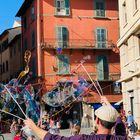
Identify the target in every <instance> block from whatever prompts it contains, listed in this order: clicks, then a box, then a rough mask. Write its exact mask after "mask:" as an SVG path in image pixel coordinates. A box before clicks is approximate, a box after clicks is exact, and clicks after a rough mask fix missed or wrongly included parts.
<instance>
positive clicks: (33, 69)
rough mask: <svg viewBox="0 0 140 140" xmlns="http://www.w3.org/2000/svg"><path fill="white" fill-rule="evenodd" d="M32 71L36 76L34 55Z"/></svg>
mask: <svg viewBox="0 0 140 140" xmlns="http://www.w3.org/2000/svg"><path fill="white" fill-rule="evenodd" d="M32 73H33V77H35V76H36V59H35V57H34V58H32Z"/></svg>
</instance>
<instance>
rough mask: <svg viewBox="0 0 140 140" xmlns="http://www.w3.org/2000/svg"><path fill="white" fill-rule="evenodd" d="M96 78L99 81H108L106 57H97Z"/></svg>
mask: <svg viewBox="0 0 140 140" xmlns="http://www.w3.org/2000/svg"><path fill="white" fill-rule="evenodd" d="M96 63H97V77H98V79H99V80H105V79H106V80H107V79H108V75H109V72H108V62H107V58H106V56H97V58H96Z"/></svg>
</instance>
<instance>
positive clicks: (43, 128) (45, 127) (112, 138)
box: [10, 97, 140, 140]
mask: <svg viewBox="0 0 140 140" xmlns="http://www.w3.org/2000/svg"><path fill="white" fill-rule="evenodd" d="M101 103H102V104H103V105H102V106H101V107H100V108H98V109H97V110H96V111H95V115H96V119H95V122H96V126H95V127H94V129H93V132H92V133H91V134H90V135H85V134H80V129H81V128H80V125H77V124H71V125H70V136H69V137H64V136H60V128H61V125H60V122H59V121H57V120H55V119H54V118H49V117H48V116H47V114H46V115H44V116H43V118H42V119H41V120H40V121H39V122H38V124H37V125H36V124H35V123H34V122H33V121H32V120H31V119H30V118H27V119H26V120H25V121H24V122H22V121H21V120H20V119H18V121H17V122H16V121H15V120H13V123H12V125H11V128H10V131H11V133H13V135H14V140H26V139H27V140H36V138H38V139H41V140H97V139H98V140H101V139H104V140H126V139H133V136H134V134H137V135H139V133H140V131H139V130H138V127H137V124H136V122H135V121H134V117H133V115H132V113H131V111H129V112H128V114H127V115H126V113H125V111H120V112H119V113H118V111H117V110H116V109H115V108H114V107H112V106H111V104H110V103H109V102H108V100H107V98H106V97H101ZM24 127H28V130H30V131H31V133H30V135H27V134H26V132H25V131H22V130H24V129H23V128H24ZM137 138H138V139H140V138H139V137H138V136H137Z"/></svg>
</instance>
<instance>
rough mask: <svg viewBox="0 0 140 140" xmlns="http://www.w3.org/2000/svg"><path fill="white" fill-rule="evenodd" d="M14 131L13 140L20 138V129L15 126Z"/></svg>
mask: <svg viewBox="0 0 140 140" xmlns="http://www.w3.org/2000/svg"><path fill="white" fill-rule="evenodd" d="M15 132H16V134H15V136H14V140H21V130H20V127H18V126H17V128H16V131H15Z"/></svg>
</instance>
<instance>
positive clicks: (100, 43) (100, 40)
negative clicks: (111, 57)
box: [96, 28, 107, 48]
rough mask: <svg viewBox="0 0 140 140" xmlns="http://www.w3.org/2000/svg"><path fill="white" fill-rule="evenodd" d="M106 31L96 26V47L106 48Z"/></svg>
mask: <svg viewBox="0 0 140 140" xmlns="http://www.w3.org/2000/svg"><path fill="white" fill-rule="evenodd" d="M106 43H107V33H106V30H105V29H102V28H98V29H96V46H97V48H106V47H107V44H106Z"/></svg>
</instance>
